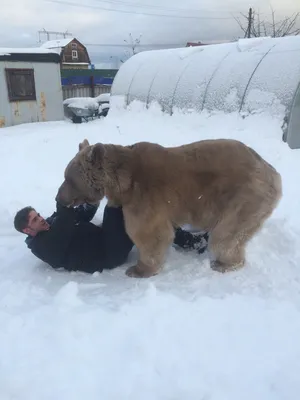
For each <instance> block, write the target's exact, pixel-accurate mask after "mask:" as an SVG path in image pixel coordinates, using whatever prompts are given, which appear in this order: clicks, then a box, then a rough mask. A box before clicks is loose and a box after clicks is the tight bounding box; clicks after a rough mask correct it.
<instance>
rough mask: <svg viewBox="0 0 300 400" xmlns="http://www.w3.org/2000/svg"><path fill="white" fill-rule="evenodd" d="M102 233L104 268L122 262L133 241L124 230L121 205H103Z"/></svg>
mask: <svg viewBox="0 0 300 400" xmlns="http://www.w3.org/2000/svg"><path fill="white" fill-rule="evenodd" d="M102 234H103V243H104V247H105V263H104V269H112V268H115V267H117V266H119V265H121V264H124V263H125V262H126V260H127V257H128V254H129V253H130V251H131V250H132V248H133V246H134V243H133V242H132V240H131V239H130V237H129V236H128V235H127V233H126V231H125V224H124V217H123V211H122V207H118V208H115V207H107V206H106V207H105V209H104V214H103V222H102Z"/></svg>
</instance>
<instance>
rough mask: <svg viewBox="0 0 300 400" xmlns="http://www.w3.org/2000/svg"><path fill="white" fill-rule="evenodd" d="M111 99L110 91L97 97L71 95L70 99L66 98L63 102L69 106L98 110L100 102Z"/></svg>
mask: <svg viewBox="0 0 300 400" xmlns="http://www.w3.org/2000/svg"><path fill="white" fill-rule="evenodd" d="M109 101H110V93H102V94H100V95H99V96H97V97H70V98H68V99H65V100H64V101H63V104H64V106H66V107H68V108H72V107H76V108H82V109H90V110H98V109H99V104H100V103H102V102H108V103H109ZM100 105H101V104H100ZM101 109H102V108H101Z"/></svg>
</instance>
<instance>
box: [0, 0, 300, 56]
mask: <svg viewBox="0 0 300 400" xmlns="http://www.w3.org/2000/svg"><path fill="white" fill-rule="evenodd" d="M51 1H52V0H51ZM54 1H57V3H53V2H50V1H49V0H14V1H10V2H9V1H8V0H5V3H3V4H1V6H2V7H1V8H2V9H1V18H0V19H1V24H0V46H1V47H11V46H16V47H19V46H34V45H36V44H37V40H38V35H37V31H38V30H41V29H43V28H45V29H46V30H52V31H66V30H68V31H69V32H72V34H73V35H74V36H75V37H76V38H77V39H78V40H79V41H81V42H82V43H83V44H102V43H106V44H108V43H110V44H120V43H124V39H128V37H129V33H131V34H132V35H133V37H134V38H135V37H138V36H139V35H140V34H142V39H141V43H143V44H162V43H170V44H178V45H184V44H185V43H186V42H187V41H189V40H195V39H198V40H202V41H205V40H221V39H232V38H234V37H238V36H239V35H242V32H241V30H240V28H239V27H238V25H237V23H236V21H235V20H234V18H233V15H234V16H239V13H240V12H243V13H247V11H248V8H249V7H250V6H251V7H253V8H254V9H255V10H256V11H259V12H260V13H261V18H264V19H266V20H267V19H268V20H270V17H271V11H270V6H271V5H272V7H273V8H274V10H275V12H276V18H277V19H278V20H280V19H282V18H283V17H284V16H289V15H291V14H293V13H294V12H297V11H300V0H272V1H268V0H253V1H251V2H249V1H248V0H204V1H199V0H185V1H183V2H179V1H176V2H174V1H173V0H85V1H84V2H83V1H82V0H54ZM81 1H82V3H81ZM67 3H71V4H80V3H81V4H84V7H80V6H71V5H69V4H67ZM105 8H110V9H114V10H120V11H125V12H115V11H105V10H104V9H105ZM197 10H199V11H197ZM137 13H149V14H164V15H179V16H181V17H183V16H184V17H189V18H168V17H165V16H160V17H156V16H150V15H142V14H137ZM195 17H199V19H198V18H195ZM88 50H89V52H90V55H91V56H92V57H93V56H94V54H95V55H96V54H97V53H103V54H106V56H109V54H111V55H114V54H120V52H121V53H122V52H123V51H124V49H121V48H116V47H114V48H107V47H102V48H101V47H94V46H88Z"/></svg>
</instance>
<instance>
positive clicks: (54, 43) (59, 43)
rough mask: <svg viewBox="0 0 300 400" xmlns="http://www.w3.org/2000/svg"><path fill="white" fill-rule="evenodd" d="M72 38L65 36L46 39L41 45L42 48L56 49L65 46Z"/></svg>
mask: <svg viewBox="0 0 300 400" xmlns="http://www.w3.org/2000/svg"><path fill="white" fill-rule="evenodd" d="M73 39H74V38H73V37H71V38H65V39H57V40H48V42H45V43H43V44H42V45H41V47H42V48H44V49H58V48H62V47H65V46H67V45H68V44H69V43H70V42H71V41H72V40H73Z"/></svg>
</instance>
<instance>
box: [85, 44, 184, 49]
mask: <svg viewBox="0 0 300 400" xmlns="http://www.w3.org/2000/svg"><path fill="white" fill-rule="evenodd" d="M85 46H98V47H102V46H103V47H130V48H131V47H132V44H122V43H120V44H118V43H111V44H109V43H85ZM178 46H182V44H178V43H177V44H174V43H172V44H169V43H167V44H165V43H162V44H159V43H156V44H152V43H150V44H149V43H148V44H137V45H136V47H178Z"/></svg>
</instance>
